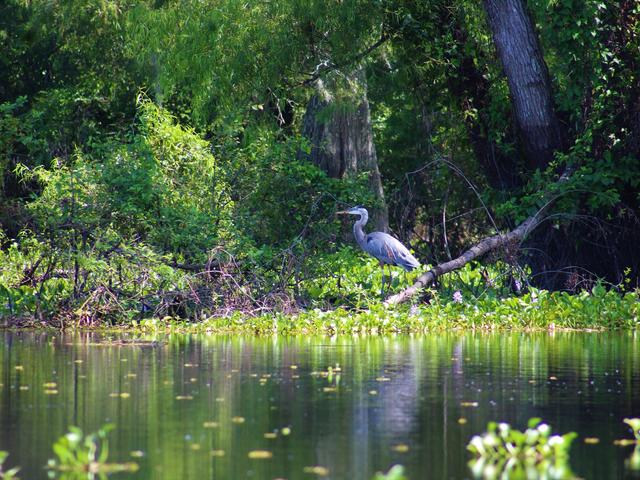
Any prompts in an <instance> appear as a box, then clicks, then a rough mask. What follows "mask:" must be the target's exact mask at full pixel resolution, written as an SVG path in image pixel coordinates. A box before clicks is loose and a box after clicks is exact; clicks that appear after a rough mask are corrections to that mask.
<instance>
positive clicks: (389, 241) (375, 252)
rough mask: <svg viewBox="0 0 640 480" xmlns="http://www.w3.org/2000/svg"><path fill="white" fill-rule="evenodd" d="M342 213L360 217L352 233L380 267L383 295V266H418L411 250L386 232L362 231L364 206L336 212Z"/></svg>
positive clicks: (365, 220)
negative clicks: (376, 260) (367, 232)
mask: <svg viewBox="0 0 640 480" xmlns="http://www.w3.org/2000/svg"><path fill="white" fill-rule="evenodd" d="M337 213H339V214H343V215H359V216H360V218H359V219H358V220H357V221H356V223H354V224H353V235H354V236H355V237H356V241H357V242H358V245H360V248H362V249H363V250H364V251H365V252H367V253H368V254H370V255H372V256H373V257H375V258H377V259H378V261H379V262H380V267H382V294H383V295H384V266H385V265H395V266H398V267H402V268H404V269H405V270H406V271H407V272H410V271H411V270H413V269H414V268H416V267H419V266H420V262H419V261H418V260H417V259H416V257H414V256H413V255H411V252H410V251H409V250H408V249H407V247H405V246H404V245H403V244H402V243H400V241H399V240H398V239H396V238H394V237H392V236H391V235H389V234H388V233H384V232H371V233H369V234H366V233H364V230H363V227H364V226H365V225H366V224H367V221H368V220H369V212H367V209H366V208H362V207H353V208H351V209H349V210H346V211H344V212H337Z"/></svg>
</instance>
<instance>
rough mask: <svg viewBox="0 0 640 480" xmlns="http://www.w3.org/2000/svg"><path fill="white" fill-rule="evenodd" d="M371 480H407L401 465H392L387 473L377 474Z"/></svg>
mask: <svg viewBox="0 0 640 480" xmlns="http://www.w3.org/2000/svg"><path fill="white" fill-rule="evenodd" d="M372 480H407V477H405V475H404V467H403V466H402V465H394V466H393V467H391V468H390V469H389V471H388V472H387V473H382V472H377V473H376V474H375V476H374V477H373V479H372Z"/></svg>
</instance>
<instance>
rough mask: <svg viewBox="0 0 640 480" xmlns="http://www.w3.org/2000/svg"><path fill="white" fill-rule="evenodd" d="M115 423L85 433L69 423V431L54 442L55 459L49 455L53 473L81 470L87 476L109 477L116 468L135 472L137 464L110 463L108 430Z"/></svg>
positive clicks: (50, 469)
mask: <svg viewBox="0 0 640 480" xmlns="http://www.w3.org/2000/svg"><path fill="white" fill-rule="evenodd" d="M113 429H114V426H113V425H112V424H106V425H103V426H102V427H101V428H100V429H99V430H98V431H97V432H95V433H89V434H87V435H84V434H83V432H82V430H80V429H79V428H78V427H73V426H72V427H69V432H68V433H66V434H65V435H63V436H62V437H60V438H59V439H58V441H57V442H56V443H54V444H53V452H54V453H55V454H56V457H57V458H56V459H53V458H52V459H50V460H49V462H48V464H47V468H48V469H49V472H50V474H51V475H52V476H55V472H67V473H70V474H82V475H84V476H85V477H84V478H95V477H96V476H97V477H98V478H101V479H102V478H107V477H106V476H107V474H110V473H116V472H135V471H137V470H138V465H137V464H136V463H133V462H129V463H108V459H109V441H108V439H107V435H108V433H109V432H110V431H111V430H113Z"/></svg>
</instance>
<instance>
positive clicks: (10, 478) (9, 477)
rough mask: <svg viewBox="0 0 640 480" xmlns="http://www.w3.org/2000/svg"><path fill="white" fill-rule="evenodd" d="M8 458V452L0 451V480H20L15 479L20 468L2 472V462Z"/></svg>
mask: <svg viewBox="0 0 640 480" xmlns="http://www.w3.org/2000/svg"><path fill="white" fill-rule="evenodd" d="M8 456H9V452H7V451H5V450H2V451H0V479H2V480H20V479H19V478H18V477H17V474H18V472H19V471H20V467H14V468H11V469H9V470H7V471H5V470H4V462H5V460H6V459H7V457H8Z"/></svg>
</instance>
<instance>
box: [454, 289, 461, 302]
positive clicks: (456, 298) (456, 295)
mask: <svg viewBox="0 0 640 480" xmlns="http://www.w3.org/2000/svg"><path fill="white" fill-rule="evenodd" d="M453 301H454V302H455V303H462V293H461V292H460V290H456V291H455V292H454V293H453Z"/></svg>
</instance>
